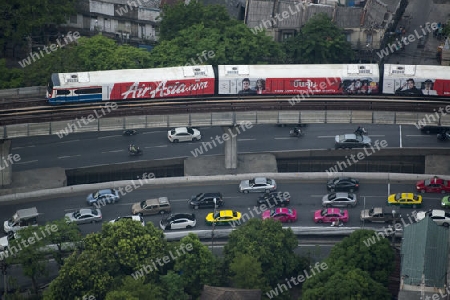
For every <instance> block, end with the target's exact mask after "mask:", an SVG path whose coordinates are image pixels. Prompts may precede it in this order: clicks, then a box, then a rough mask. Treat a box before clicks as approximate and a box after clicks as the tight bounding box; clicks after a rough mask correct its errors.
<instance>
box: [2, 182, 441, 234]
mask: <svg viewBox="0 0 450 300" xmlns="http://www.w3.org/2000/svg"><path fill="white" fill-rule="evenodd" d="M278 187H279V191H282V192H284V191H288V192H289V193H290V195H291V199H292V200H291V203H292V204H291V205H290V207H291V208H295V209H296V210H297V212H298V217H299V221H298V222H297V223H295V224H293V225H292V226H316V224H315V223H314V222H313V214H314V211H316V210H319V209H321V208H322V206H321V199H322V197H323V196H324V195H325V194H326V193H327V191H326V187H325V183H319V182H311V183H292V182H287V183H285V182H279V183H278ZM237 189H238V182H236V183H230V184H221V185H209V186H200V185H198V186H188V187H181V188H179V189H169V188H160V187H151V188H147V187H141V188H139V189H136V190H134V191H132V192H131V193H128V194H126V195H125V196H123V197H122V199H121V200H120V202H118V203H116V204H111V205H106V206H104V207H102V208H101V210H102V214H103V220H104V222H107V221H109V220H112V219H114V218H116V217H118V216H123V215H130V214H131V206H132V204H133V203H135V202H140V201H142V200H145V199H148V198H154V197H159V196H167V197H169V200H170V201H171V203H172V213H180V212H192V213H195V214H196V216H197V220H198V226H197V229H208V228H211V227H210V226H206V225H205V224H204V220H205V217H206V215H207V214H208V213H210V212H212V211H213V208H209V209H199V210H194V209H191V208H190V207H189V206H188V200H189V199H190V197H191V196H193V195H196V194H198V193H201V192H215V191H220V192H222V194H223V195H224V202H225V205H224V206H223V207H222V208H221V209H232V210H237V211H240V212H241V213H245V214H247V216H246V218H249V217H259V218H260V217H261V210H258V209H255V206H256V201H257V199H258V197H259V196H260V195H261V194H259V193H250V194H242V193H239V192H238V190H237ZM413 189H414V185H413V184H391V185H390V191H391V192H392V193H395V192H408V191H413ZM387 191H388V187H387V184H382V183H375V184H370V183H365V184H363V185H361V189H360V191H359V192H358V193H357V196H358V198H359V202H358V205H357V206H356V207H355V208H350V209H348V210H349V214H350V222H349V223H348V224H347V226H359V225H360V224H359V215H360V211H361V210H362V209H364V208H370V207H378V206H382V207H385V206H386V201H387V195H388V192H387ZM86 196H87V194H86V193H78V194H76V195H71V196H69V197H58V198H55V199H51V200H46V201H43V202H33V203H28V204H10V205H3V206H2V210H1V213H0V215H1V217H2V218H3V220H7V219H9V218H10V217H11V216H12V214H13V213H14V212H15V211H16V210H17V209H21V208H27V207H32V206H36V207H37V208H38V211H39V212H40V213H41V214H42V215H41V216H40V223H42V224H43V223H45V222H47V221H51V220H55V219H60V218H63V217H64V215H65V213H68V212H72V211H74V210H76V209H79V208H82V207H87V204H86V202H85V201H86V200H85V199H86ZM423 196H424V205H423V207H422V209H421V210H427V209H431V208H439V206H440V199H441V196H440V195H439V194H423ZM364 200H365V201H364ZM394 208H395V207H394ZM397 209H398V208H397ZM413 210H414V209H405V208H402V209H401V212H402V213H403V212H405V213H411V212H412V211H413ZM416 210H419V209H416ZM161 218H162V216H160V215H155V216H145V217H144V219H145V220H146V222H152V223H153V224H154V225H155V226H159V221H160V220H161ZM320 226H328V225H320ZM375 226H382V225H375ZM80 228H81V229H82V231H83V233H90V232H95V231H98V230H100V228H101V224H86V225H80Z"/></svg>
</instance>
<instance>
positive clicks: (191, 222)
mask: <svg viewBox="0 0 450 300" xmlns="http://www.w3.org/2000/svg"><path fill="white" fill-rule="evenodd" d="M196 224H197V218H196V217H195V214H173V215H170V216H168V217H166V218H164V219H162V220H161V222H159V227H161V229H162V230H170V229H188V228H193V227H195V225H196Z"/></svg>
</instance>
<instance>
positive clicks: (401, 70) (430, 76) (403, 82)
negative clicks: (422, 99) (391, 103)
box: [383, 64, 450, 97]
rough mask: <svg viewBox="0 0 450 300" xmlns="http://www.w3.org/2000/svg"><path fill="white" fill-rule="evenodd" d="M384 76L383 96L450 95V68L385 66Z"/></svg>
mask: <svg viewBox="0 0 450 300" xmlns="http://www.w3.org/2000/svg"><path fill="white" fill-rule="evenodd" d="M383 75H384V77H383V94H395V95H405V96H423V95H425V96H447V97H448V96H449V95H450V67H446V66H422V65H397V64H395V65H394V64H385V65H384V71H383Z"/></svg>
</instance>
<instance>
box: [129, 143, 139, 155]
mask: <svg viewBox="0 0 450 300" xmlns="http://www.w3.org/2000/svg"><path fill="white" fill-rule="evenodd" d="M128 150H129V151H130V152H133V153H136V152H138V148H137V147H136V146H135V145H134V144H130V147H129V148H128Z"/></svg>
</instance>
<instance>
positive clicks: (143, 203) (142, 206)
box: [141, 200, 147, 208]
mask: <svg viewBox="0 0 450 300" xmlns="http://www.w3.org/2000/svg"><path fill="white" fill-rule="evenodd" d="M146 207H147V203H145V200H144V201H142V202H141V208H146Z"/></svg>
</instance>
